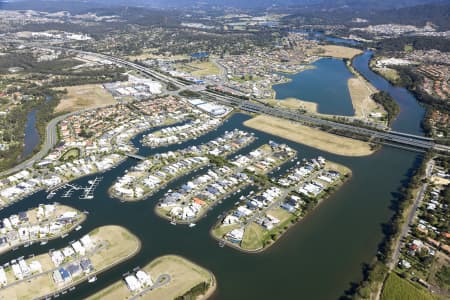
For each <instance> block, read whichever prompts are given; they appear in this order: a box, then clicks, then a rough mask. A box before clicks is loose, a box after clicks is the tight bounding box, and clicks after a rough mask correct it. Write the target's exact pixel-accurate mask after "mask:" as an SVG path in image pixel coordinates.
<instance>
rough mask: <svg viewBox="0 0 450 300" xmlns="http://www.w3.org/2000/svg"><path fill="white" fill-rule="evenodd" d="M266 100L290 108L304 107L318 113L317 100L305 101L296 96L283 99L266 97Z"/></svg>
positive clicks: (308, 110) (271, 103) (274, 104)
mask: <svg viewBox="0 0 450 300" xmlns="http://www.w3.org/2000/svg"><path fill="white" fill-rule="evenodd" d="M264 101H265V102H267V103H268V104H270V105H273V106H279V107H285V108H289V109H304V110H306V111H307V112H310V113H317V106H318V105H317V103H315V102H309V101H303V100H300V99H296V98H286V99H283V100H275V99H266V100H264Z"/></svg>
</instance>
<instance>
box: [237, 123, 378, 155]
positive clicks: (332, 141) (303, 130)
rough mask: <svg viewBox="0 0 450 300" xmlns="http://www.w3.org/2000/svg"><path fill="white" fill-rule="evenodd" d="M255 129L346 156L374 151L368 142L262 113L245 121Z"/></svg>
mask: <svg viewBox="0 0 450 300" xmlns="http://www.w3.org/2000/svg"><path fill="white" fill-rule="evenodd" d="M244 125H245V126H248V127H250V128H253V129H257V130H261V131H264V132H266V133H269V134H273V135H275V136H279V137H282V138H285V139H288V140H290V141H293V142H297V143H301V144H304V145H307V146H310V147H313V148H317V149H320V150H323V151H326V152H330V153H334V154H338V155H344V156H366V155H370V154H372V153H374V150H372V149H371V147H370V145H369V144H368V143H366V142H362V141H358V140H355V139H351V138H346V137H341V136H338V135H334V134H331V133H327V132H324V131H322V130H319V129H315V128H311V127H308V126H304V125H301V124H300V123H297V122H292V121H288V120H285V119H280V118H275V117H270V116H265V115H261V116H258V117H255V118H253V119H251V120H248V121H246V122H245V123H244Z"/></svg>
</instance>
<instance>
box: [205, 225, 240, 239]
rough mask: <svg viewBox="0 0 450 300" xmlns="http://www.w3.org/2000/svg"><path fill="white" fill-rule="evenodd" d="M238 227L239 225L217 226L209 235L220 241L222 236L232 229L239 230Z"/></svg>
mask: <svg viewBox="0 0 450 300" xmlns="http://www.w3.org/2000/svg"><path fill="white" fill-rule="evenodd" d="M219 225H220V224H219ZM240 226H241V225H240V224H232V225H227V226H217V227H215V228H214V229H213V230H212V231H211V234H212V235H213V236H215V237H216V238H218V239H221V238H223V236H224V235H225V234H227V233H228V232H230V231H231V230H233V229H237V228H239V227H240Z"/></svg>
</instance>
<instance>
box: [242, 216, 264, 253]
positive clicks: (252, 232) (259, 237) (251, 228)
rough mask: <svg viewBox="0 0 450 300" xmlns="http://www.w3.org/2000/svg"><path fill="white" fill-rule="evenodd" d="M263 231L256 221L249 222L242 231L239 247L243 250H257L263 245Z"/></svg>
mask: <svg viewBox="0 0 450 300" xmlns="http://www.w3.org/2000/svg"><path fill="white" fill-rule="evenodd" d="M263 239H264V231H263V228H262V227H261V226H259V225H258V224H256V223H253V222H252V223H250V224H249V225H248V226H247V227H246V228H245V231H244V237H243V238H242V242H241V247H242V249H244V250H250V251H254V250H259V249H261V248H262V247H263Z"/></svg>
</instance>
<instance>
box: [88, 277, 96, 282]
mask: <svg viewBox="0 0 450 300" xmlns="http://www.w3.org/2000/svg"><path fill="white" fill-rule="evenodd" d="M95 281H97V276H92V277H89V278H88V282H89V283H93V282H95Z"/></svg>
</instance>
